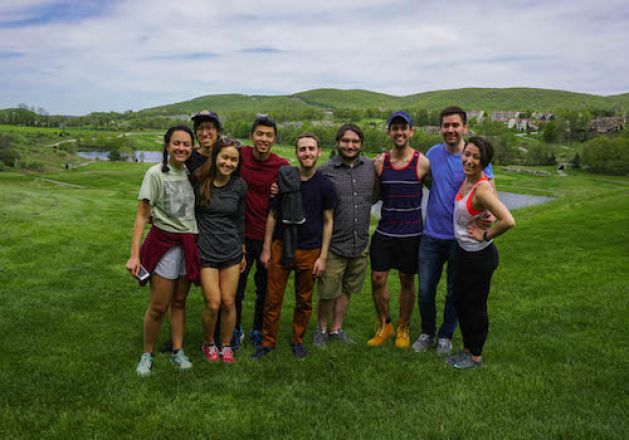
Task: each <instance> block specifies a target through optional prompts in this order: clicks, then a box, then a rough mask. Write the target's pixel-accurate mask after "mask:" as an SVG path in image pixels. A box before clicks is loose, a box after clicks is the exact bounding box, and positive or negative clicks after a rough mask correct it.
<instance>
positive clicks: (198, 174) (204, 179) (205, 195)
mask: <svg viewBox="0 0 629 440" xmlns="http://www.w3.org/2000/svg"><path fill="white" fill-rule="evenodd" d="M227 147H236V149H237V150H238V166H237V167H236V169H235V170H234V172H233V173H232V174H231V177H235V176H238V175H240V165H241V164H242V153H241V152H240V142H238V140H237V139H234V138H232V137H221V138H220V139H219V140H218V142H217V143H216V145H215V146H214V148H212V154H211V155H210V158H209V159H208V160H206V161H205V163H204V164H203V165H201V166H200V167H199V168H197V170H196V171H195V172H194V177H195V178H196V181H197V188H196V190H197V205H199V206H204V207H207V206H208V205H209V204H210V199H211V198H212V184H213V183H214V179H216V158H217V157H218V153H220V151H221V150H222V149H223V148H227Z"/></svg>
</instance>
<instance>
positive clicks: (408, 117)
mask: <svg viewBox="0 0 629 440" xmlns="http://www.w3.org/2000/svg"><path fill="white" fill-rule="evenodd" d="M394 119H403V120H404V122H406V123H407V124H408V126H409V127H412V126H413V120H412V119H411V115H409V114H408V113H406V112H395V113H393V114H391V116H389V119H387V129H388V128H390V127H391V122H393V120H394Z"/></svg>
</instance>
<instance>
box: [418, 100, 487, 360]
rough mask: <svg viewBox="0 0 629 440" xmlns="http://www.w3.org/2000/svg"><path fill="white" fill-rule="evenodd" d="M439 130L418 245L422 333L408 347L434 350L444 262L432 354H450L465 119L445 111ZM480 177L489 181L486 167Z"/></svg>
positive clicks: (453, 109) (459, 111) (453, 110)
mask: <svg viewBox="0 0 629 440" xmlns="http://www.w3.org/2000/svg"><path fill="white" fill-rule="evenodd" d="M439 126H440V132H441V136H442V137H443V140H444V143H442V144H437V145H435V146H433V147H432V148H431V149H430V150H428V153H426V157H427V158H428V160H429V161H430V176H431V181H432V186H431V187H430V195H429V197H428V208H427V210H426V222H425V225H424V236H423V238H422V240H421V243H420V245H419V314H420V316H421V333H420V335H419V337H418V338H417V340H416V341H415V342H414V343H413V349H414V350H415V351H416V352H423V351H426V350H428V349H429V348H430V347H433V346H435V333H436V315H437V312H436V306H435V295H436V292H437V284H439V280H440V278H441V272H442V271H443V265H444V264H445V262H446V261H447V262H448V272H447V280H448V281H447V282H448V285H447V294H446V303H445V309H444V311H443V323H442V325H441V328H440V329H439V333H438V337H439V339H438V342H437V344H436V351H437V353H438V354H443V355H445V354H448V353H450V351H451V350H452V335H453V334H454V330H455V329H456V323H457V319H456V311H455V309H454V304H453V302H452V295H453V289H452V282H453V275H454V250H455V249H456V240H455V238H454V229H453V224H452V213H453V211H454V198H455V196H456V193H457V192H458V190H459V187H460V186H461V183H462V182H463V179H464V177H465V176H464V174H463V165H462V162H461V153H462V152H463V147H464V146H465V140H464V139H463V136H464V135H465V134H466V133H467V114H466V113H465V111H463V109H461V108H460V107H456V106H452V107H447V108H445V109H443V110H442V111H441V114H440V115H439ZM485 175H486V176H487V177H488V178H489V179H490V180H491V181H492V182H493V177H494V173H493V169H492V166H491V164H490V165H489V166H488V167H487V168H486V169H485Z"/></svg>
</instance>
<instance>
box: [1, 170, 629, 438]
mask: <svg viewBox="0 0 629 440" xmlns="http://www.w3.org/2000/svg"><path fill="white" fill-rule="evenodd" d="M148 166H149V165H147V164H130V163H115V164H110V163H95V164H92V165H89V166H85V167H82V168H78V169H74V170H71V171H66V172H62V173H58V174H49V175H22V174H17V173H6V172H1V173H0V188H1V189H2V190H1V191H0V222H1V225H2V239H1V240H0V243H1V245H0V303H1V306H0V307H1V309H0V310H1V313H0V438H6V439H14V438H220V439H243V438H262V439H269V438H323V439H327V438H365V439H371V438H391V439H393V438H413V439H416V438H429V439H439V438H444V439H447V438H456V439H468V438H470V439H474V438H479V439H505V438H513V439H526V438H531V439H546V438H553V439H593V438H600V439H624V438H627V437H628V436H629V430H628V426H627V416H626V414H627V411H628V409H629V405H628V398H627V394H628V393H627V392H628V391H629V390H628V385H627V383H628V379H629V377H628V373H627V372H628V366H629V365H628V355H627V348H628V340H629V338H628V337H627V316H628V313H627V312H628V310H627V298H628V294H629V287H628V285H629V277H628V275H627V269H628V268H629V225H628V220H629V216H628V213H629V179H627V178H611V177H606V176H594V175H588V174H578V175H576V176H574V175H571V176H569V177H533V176H527V175H516V174H507V173H503V172H501V171H500V169H498V172H497V184H498V186H499V187H500V188H501V189H504V190H508V191H518V192H530V193H532V194H545V195H554V196H556V197H557V199H556V200H555V201H553V202H551V203H548V204H545V205H541V206H537V207H533V208H527V209H523V210H519V211H516V212H515V217H516V220H517V222H518V224H517V227H516V228H515V229H514V230H513V231H511V232H509V233H508V234H507V235H505V236H503V237H500V238H499V239H497V240H496V242H497V246H498V248H499V251H500V267H499V269H498V271H497V272H496V274H495V277H494V282H493V287H492V291H491V294H490V299H489V309H490V321H491V326H490V333H489V338H488V341H487V344H486V347H485V353H484V357H485V368H484V369H482V370H474V371H454V370H452V369H450V368H448V367H447V366H446V365H445V362H444V360H443V359H441V358H438V357H436V356H435V354H434V352H429V353H425V354H417V353H415V352H413V351H412V350H404V351H400V350H397V349H395V348H394V346H393V343H387V344H386V345H384V346H382V347H377V348H371V347H368V346H367V345H366V341H367V339H369V338H370V337H371V336H372V335H373V331H374V326H375V312H374V309H373V305H372V301H371V293H370V287H369V284H368V283H366V284H365V287H364V289H363V292H362V293H361V294H359V295H357V296H355V297H354V298H353V300H352V303H351V305H350V309H349V312H348V317H347V321H346V326H345V328H346V331H347V332H348V334H350V335H351V336H352V337H353V338H355V339H356V340H357V341H358V344H357V345H355V346H353V347H350V348H347V347H344V346H339V345H330V346H328V347H327V348H326V349H325V350H315V349H314V348H313V347H312V346H311V344H310V341H311V335H312V327H313V321H311V325H310V328H309V331H308V334H307V349H308V350H309V351H310V356H309V357H308V358H307V359H306V360H305V361H303V362H299V361H297V360H295V359H294V358H293V356H292V354H291V352H290V347H289V341H290V319H291V317H292V306H293V304H294V301H293V299H292V294H291V293H292V291H291V290H290V287H289V290H288V293H287V295H286V300H285V306H284V312H283V315H282V323H281V331H280V332H281V333H280V340H279V347H278V349H277V350H276V351H275V352H274V353H273V354H272V355H270V356H269V357H268V358H267V359H263V360H262V361H260V362H254V361H252V360H250V359H249V356H250V354H251V352H252V348H251V346H249V345H245V346H244V347H243V348H242V349H241V350H240V351H238V352H237V362H236V364H234V365H231V366H226V365H222V364H218V365H210V364H208V363H206V362H204V361H203V360H202V358H201V354H200V352H199V351H198V345H199V343H200V342H201V339H202V337H201V324H200V321H201V318H200V313H201V308H202V299H201V293H200V290H199V288H193V289H192V290H191V292H190V297H189V301H188V322H187V333H186V344H187V351H188V354H189V355H190V357H191V359H192V361H193V363H194V367H193V369H192V370H191V371H188V372H180V371H176V370H175V369H174V368H173V367H172V366H171V365H170V364H169V357H168V356H167V355H157V356H156V362H155V366H154V369H153V374H152V376H150V377H148V378H139V377H137V376H136V374H135V371H134V370H135V364H136V362H137V360H138V358H139V355H140V353H141V348H142V317H143V313H144V311H145V308H146V305H147V296H148V289H141V288H139V287H138V286H137V284H136V283H135V282H134V280H133V279H131V278H130V276H129V275H128V274H127V272H126V270H125V267H124V266H125V263H126V260H127V258H128V253H129V244H130V234H131V226H132V222H133V217H134V212H135V208H136V204H137V202H136V196H137V191H138V188H139V185H140V182H141V179H142V176H143V173H144V171H145V170H146V169H147V168H148ZM540 190H541V191H540ZM395 278H396V276H392V277H391V282H390V291H391V294H392V298H393V304H392V310H397V298H398V292H399V290H398V284H397V282H396V281H395ZM251 281H252V280H251ZM251 284H253V283H250V287H249V289H248V292H247V297H246V300H245V304H244V325H245V330H246V331H247V332H248V331H249V330H250V326H251V317H252V309H253V300H254V293H253V289H252V287H253V286H252V285H251ZM442 284H444V283H442ZM443 296H444V290H443V286H440V291H439V309H441V310H442V304H443V303H442V301H443ZM439 309H438V310H439ZM439 320H440V319H439ZM418 332H419V314H418V311H417V309H415V311H414V314H413V321H412V326H411V333H412V337H413V339H414V338H415V337H417V334H418ZM167 337H168V335H167V327H165V328H164V329H163V331H162V334H161V337H160V342H162V341H164V340H165V339H166V338H167ZM460 342H461V339H460V335H459V333H458V331H457V334H456V336H455V346H457V348H458V347H459V346H460Z"/></svg>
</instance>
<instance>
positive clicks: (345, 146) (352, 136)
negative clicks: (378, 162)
mask: <svg viewBox="0 0 629 440" xmlns="http://www.w3.org/2000/svg"><path fill="white" fill-rule="evenodd" d="M361 148H362V142H361V140H360V136H358V134H356V133H355V132H354V131H352V130H345V132H344V133H343V135H342V136H341V139H339V140H338V141H337V142H336V149H337V151H338V153H339V155H340V156H341V157H342V158H343V160H344V161H346V162H352V161H354V160H356V158H357V157H358V156H359V155H360V150H361Z"/></svg>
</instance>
